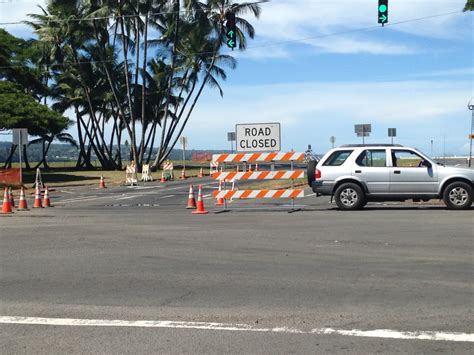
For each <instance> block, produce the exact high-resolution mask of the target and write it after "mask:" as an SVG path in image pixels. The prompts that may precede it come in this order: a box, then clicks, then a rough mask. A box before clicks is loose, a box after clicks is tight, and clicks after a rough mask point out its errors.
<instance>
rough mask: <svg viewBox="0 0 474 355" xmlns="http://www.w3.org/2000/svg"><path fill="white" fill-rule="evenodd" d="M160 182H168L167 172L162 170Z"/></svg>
mask: <svg viewBox="0 0 474 355" xmlns="http://www.w3.org/2000/svg"><path fill="white" fill-rule="evenodd" d="M160 182H166V180H165V173H164V172H161V180H160Z"/></svg>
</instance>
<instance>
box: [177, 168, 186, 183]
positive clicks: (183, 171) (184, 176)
mask: <svg viewBox="0 0 474 355" xmlns="http://www.w3.org/2000/svg"><path fill="white" fill-rule="evenodd" d="M179 178H180V179H181V180H186V170H185V169H184V168H183V170H181V176H180V177H179Z"/></svg>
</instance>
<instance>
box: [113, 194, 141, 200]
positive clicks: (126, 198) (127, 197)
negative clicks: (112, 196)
mask: <svg viewBox="0 0 474 355" xmlns="http://www.w3.org/2000/svg"><path fill="white" fill-rule="evenodd" d="M139 196H140V195H132V196H125V197H120V198H118V199H117V200H128V199H130V198H135V197H139Z"/></svg>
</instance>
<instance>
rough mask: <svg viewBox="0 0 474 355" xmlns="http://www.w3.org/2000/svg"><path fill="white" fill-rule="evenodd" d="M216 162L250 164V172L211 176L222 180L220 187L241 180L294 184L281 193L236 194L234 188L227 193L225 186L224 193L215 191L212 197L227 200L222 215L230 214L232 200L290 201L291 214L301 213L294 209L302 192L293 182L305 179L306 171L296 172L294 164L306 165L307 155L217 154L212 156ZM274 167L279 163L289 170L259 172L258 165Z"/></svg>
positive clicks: (302, 195) (240, 192)
mask: <svg viewBox="0 0 474 355" xmlns="http://www.w3.org/2000/svg"><path fill="white" fill-rule="evenodd" d="M213 161H215V162H219V163H237V164H238V163H244V164H247V163H248V164H249V170H248V171H245V169H244V171H235V172H225V171H220V172H219V171H216V172H214V173H213V174H212V178H213V179H215V180H219V186H220V184H221V182H222V181H223V182H226V181H231V182H236V181H241V180H282V179H288V180H290V181H291V188H290V189H281V190H269V189H268V190H267V189H265V190H235V189H234V185H233V186H232V190H226V189H225V184H224V190H221V189H219V190H218V191H214V192H213V195H214V197H216V198H217V199H223V200H224V210H222V211H219V212H224V211H226V210H227V200H231V199H253V198H259V199H261V198H273V199H281V198H289V199H290V200H291V211H290V212H295V211H298V210H299V209H295V198H302V197H304V190H303V189H295V188H294V180H295V179H302V178H304V176H305V171H304V170H294V162H303V161H304V153H299V152H298V153H296V152H289V153H247V154H244V153H238V154H215V155H213ZM262 162H266V163H271V164H272V165H273V164H274V163H275V162H278V163H285V162H289V163H290V166H291V167H290V170H276V171H275V170H272V171H265V170H263V171H262V170H258V167H257V164H258V163H260V164H261V163H262ZM251 163H255V170H254V171H252V169H251Z"/></svg>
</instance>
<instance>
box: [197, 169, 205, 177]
mask: <svg viewBox="0 0 474 355" xmlns="http://www.w3.org/2000/svg"><path fill="white" fill-rule="evenodd" d="M198 177H199V178H202V177H204V173H203V171H202V167H201V169H200V170H199V174H198Z"/></svg>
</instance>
